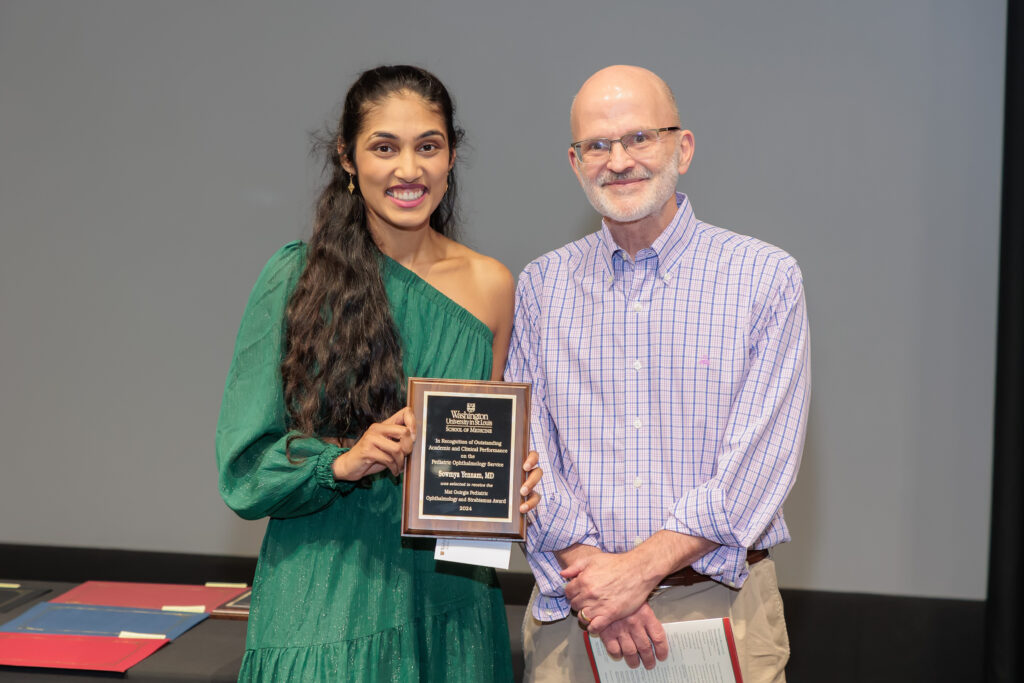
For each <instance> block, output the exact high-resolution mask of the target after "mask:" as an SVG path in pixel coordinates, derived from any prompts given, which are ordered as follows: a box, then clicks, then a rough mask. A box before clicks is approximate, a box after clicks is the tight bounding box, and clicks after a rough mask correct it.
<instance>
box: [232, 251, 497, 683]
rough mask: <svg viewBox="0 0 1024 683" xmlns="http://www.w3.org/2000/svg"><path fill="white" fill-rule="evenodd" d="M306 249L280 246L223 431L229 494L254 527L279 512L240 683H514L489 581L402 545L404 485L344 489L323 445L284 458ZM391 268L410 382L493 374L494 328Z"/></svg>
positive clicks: (414, 544)
mask: <svg viewBox="0 0 1024 683" xmlns="http://www.w3.org/2000/svg"><path fill="white" fill-rule="evenodd" d="M305 252H306V247H305V245H304V244H302V243H300V242H293V243H291V244H288V245H285V246H284V247H283V248H282V249H281V250H280V251H278V252H277V253H276V254H275V255H274V256H273V257H272V258H271V259H270V261H269V262H268V263H267V265H266V267H265V268H264V269H263V272H262V273H261V275H260V278H259V280H258V281H257V283H256V285H255V287H254V288H253V291H252V295H251V297H250V299H249V305H248V307H247V308H246V311H245V315H244V317H243V318H242V323H241V328H240V330H239V332H238V340H237V342H236V346H235V355H234V359H233V360H232V363H231V370H230V372H229V374H228V378H227V383H226V387H225V390H224V401H223V404H222V406H221V413H220V420H219V422H218V424H217V466H218V469H219V471H220V492H221V495H222V496H223V497H224V500H225V501H226V502H227V504H228V505H229V506H230V507H231V508H232V509H233V510H235V512H237V513H238V514H239V515H240V516H242V517H244V518H246V519H257V518H260V517H267V516H269V517H270V521H269V523H268V526H267V532H266V536H265V537H264V539H263V547H262V548H261V549H260V555H259V563H258V566H257V569H256V578H255V580H254V582H253V600H252V612H251V614H250V617H249V630H248V635H247V639H246V651H245V656H244V658H243V660H242V669H241V672H240V675H239V680H245V681H249V680H260V681H275V682H278V681H303V682H306V681H472V682H473V683H479V682H480V681H509V680H511V678H512V673H511V672H512V666H511V661H510V655H509V639H508V627H507V624H506V620H505V609H504V605H503V601H502V598H501V592H500V590H499V588H498V587H497V581H496V577H495V574H494V571H493V570H491V569H486V568H482V567H475V566H471V565H458V564H453V563H447V562H437V561H435V560H434V555H433V547H434V542H433V541H432V540H428V539H416V540H409V539H402V538H401V535H400V530H401V508H402V503H401V482H400V480H399V481H397V482H396V481H395V479H394V478H393V477H391V476H389V475H387V473H381V474H378V475H374V476H372V477H368V478H365V479H364V480H362V481H361V482H359V483H349V482H338V481H335V480H334V477H333V476H332V474H331V463H332V462H333V461H334V459H335V458H336V457H337V456H338V455H339V454H340V452H341V449H339V448H337V447H336V446H333V445H330V444H327V443H324V442H322V441H320V440H318V439H297V440H295V441H293V442H292V445H291V458H292V461H293V462H289V460H288V458H287V457H286V456H285V448H284V446H285V438H286V436H287V434H288V428H287V426H286V416H285V410H284V395H283V389H282V386H281V374H280V369H279V366H280V363H281V359H282V354H283V351H284V333H285V321H284V311H285V306H286V304H287V301H288V298H289V297H290V296H291V292H292V291H293V289H294V287H295V283H296V281H297V280H298V277H299V275H300V274H301V272H302V270H303V268H304V267H305ZM381 273H382V276H383V279H384V284H385V287H386V289H387V295H388V300H389V302H390V304H391V312H392V315H393V316H394V321H395V325H396V328H397V329H398V331H399V335H400V337H401V342H402V353H403V361H404V370H405V373H406V375H407V376H410V377H412V376H418V377H450V378H461V379H487V378H489V376H490V373H491V363H492V357H491V341H492V336H491V332H490V330H489V329H488V328H487V326H486V325H484V324H483V323H482V322H481V321H480V320H479V319H477V318H475V317H474V316H473V315H472V314H470V313H469V312H468V311H467V310H465V309H464V308H462V307H460V306H459V305H458V304H456V303H455V302H454V301H452V300H451V299H449V298H447V297H446V296H444V295H443V294H441V293H440V292H439V291H438V290H436V289H434V288H433V287H431V286H430V285H429V284H427V283H426V281H424V280H423V279H421V278H420V277H419V276H417V275H416V274H415V273H413V272H412V271H410V270H408V269H406V268H404V267H402V266H401V265H399V264H398V263H396V262H395V261H393V260H391V259H388V258H386V257H385V258H384V260H383V261H382V266H381Z"/></svg>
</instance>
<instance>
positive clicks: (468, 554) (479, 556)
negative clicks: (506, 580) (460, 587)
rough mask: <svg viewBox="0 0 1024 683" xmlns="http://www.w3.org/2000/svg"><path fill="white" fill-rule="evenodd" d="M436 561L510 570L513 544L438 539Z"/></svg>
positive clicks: (435, 550)
mask: <svg viewBox="0 0 1024 683" xmlns="http://www.w3.org/2000/svg"><path fill="white" fill-rule="evenodd" d="M434 559H435V560H444V561H446V562H461V563H462V564H477V565H480V566H482V567H494V568H495V569H508V563H509V561H510V560H511V559H512V544H511V543H509V542H508V541H465V540H454V539H451V538H439V539H437V547H436V548H434Z"/></svg>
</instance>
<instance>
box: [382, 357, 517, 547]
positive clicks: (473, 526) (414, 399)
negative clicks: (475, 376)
mask: <svg viewBox="0 0 1024 683" xmlns="http://www.w3.org/2000/svg"><path fill="white" fill-rule="evenodd" d="M426 392H430V393H431V395H437V394H440V395H448V396H466V397H467V398H472V397H480V398H489V397H492V396H495V395H499V396H500V395H504V396H512V397H514V398H515V409H514V411H513V414H512V416H511V418H512V434H513V438H514V446H513V449H512V451H513V452H512V454H511V459H512V462H511V465H512V472H511V479H512V483H511V486H510V492H509V508H510V514H509V521H489V520H480V519H473V518H472V517H466V518H463V519H437V518H436V516H429V515H421V514H420V505H419V502H420V499H419V497H420V488H421V484H422V479H423V467H424V463H425V460H426V447H427V440H428V439H427V430H428V429H430V428H431V426H430V425H427V423H426V403H427V400H425V397H424V394H425V393H426ZM408 402H409V407H410V408H412V411H413V413H414V414H415V416H416V430H417V434H416V441H415V443H414V444H413V449H412V454H411V455H410V456H409V459H408V461H407V462H406V464H405V484H404V490H403V493H402V535H403V536H429V537H434V538H464V539H475V540H503V541H512V542H520V543H521V542H524V541H525V540H526V518H525V517H524V516H523V515H522V514H521V513H520V512H519V504H520V502H521V500H522V497H521V496H520V494H519V489H520V488H522V485H523V460H525V458H526V453H527V451H528V450H529V438H530V385H529V384H520V383H515V382H492V381H485V380H477V381H474V380H452V379H431V378H424V377H410V378H409V393H408Z"/></svg>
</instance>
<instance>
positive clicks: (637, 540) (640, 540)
mask: <svg viewBox="0 0 1024 683" xmlns="http://www.w3.org/2000/svg"><path fill="white" fill-rule="evenodd" d="M643 542H644V539H642V538H640V537H639V536H637V537H636V538H634V539H633V547H634V548H635V547H637V546H638V545H640V544H641V543H643Z"/></svg>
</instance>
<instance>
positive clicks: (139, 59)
mask: <svg viewBox="0 0 1024 683" xmlns="http://www.w3.org/2000/svg"><path fill="white" fill-rule="evenodd" d="M687 4H692V5H693V6H681V5H680V3H678V2H676V1H670V2H669V1H666V2H649V3H644V4H639V3H634V4H622V3H619V2H611V1H609V0H591V1H585V0H573V1H572V2H566V3H562V4H559V5H558V6H545V5H542V4H541V3H496V2H495V3H481V2H476V1H474V0H448V1H443V2H429V3H426V2H418V3H408V4H405V3H398V2H394V1H393V0H376V1H375V2H373V3H323V2H319V3H314V2H302V3H295V4H293V5H289V6H287V7H285V6H282V5H280V4H279V3H273V2H270V1H269V0H259V1H254V2H241V1H240V0H239V1H235V0H222V1H220V2H212V3H206V2H203V3H199V2H143V3H138V2H129V1H121V0H116V1H115V0H111V1H105V2H100V1H91V2H71V1H68V2H55V1H52V0H43V1H40V0H33V1H11V0H6V1H5V2H3V4H0V230H2V233H0V234H2V237H3V242H2V249H0V387H2V388H0V434H2V435H3V438H2V455H0V458H2V469H0V542H6V543H33V544H53V545H76V546H89V547H110V548H130V549H140V550H162V551H181V552H194V553H212V554H235V555H254V554H255V553H256V552H257V549H258V544H259V539H260V538H261V535H262V524H261V523H248V522H243V521H241V520H238V519H236V518H235V517H234V516H233V515H232V514H231V513H230V511H228V509H227V508H226V507H225V506H224V505H223V503H222V502H221V500H220V498H219V496H218V493H217V484H216V473H215V469H214V465H213V435H214V426H215V423H216V418H217V411H218V407H219V401H220V393H221V390H222V386H223V380H224V376H225V374H226V372H227V368H228V363H229V360H230V357H231V351H232V345H233V339H234V334H235V329H236V326H237V324H238V321H239V319H240V317H241V314H242V309H243V307H244V305H245V301H246V298H247V295H248V291H249V288H250V287H251V286H252V283H253V282H254V281H255V278H256V276H257V274H258V273H259V270H260V268H261V266H262V264H263V263H264V261H265V260H266V259H267V257H269V256H270V254H271V253H272V252H273V251H274V250H275V249H276V248H277V247H279V246H280V245H281V244H282V243H284V242H286V241H288V240H290V239H293V238H296V237H302V236H308V234H309V227H308V226H309V219H310V213H311V210H310V207H311V204H312V200H313V198H314V196H315V193H316V190H317V185H318V182H319V165H318V164H317V163H316V162H314V161H313V160H311V159H310V158H309V157H308V153H307V150H308V141H307V131H309V130H311V129H314V128H317V127H320V126H322V125H323V124H324V123H326V122H328V121H330V120H331V119H333V118H334V117H335V115H336V113H337V111H338V109H337V104H338V102H339V101H340V99H341V97H342V96H343V93H344V91H345V88H346V87H347V86H348V84H349V83H350V82H351V81H352V79H353V78H354V77H355V75H356V74H357V73H358V72H359V71H361V70H362V69H364V68H368V67H370V66H373V65H375V64H377V63H381V62H391V63H397V62H413V63H417V64H421V65H423V66H426V67H427V68H429V69H431V70H434V71H435V72H436V73H438V74H439V75H440V76H441V77H442V79H443V80H444V81H445V82H446V83H447V84H448V85H449V87H450V88H451V90H452V92H453V94H454V96H455V98H456V101H457V105H458V108H459V115H460V118H461V121H462V124H463V125H464V126H465V128H466V129H467V131H468V134H469V135H468V142H469V143H470V146H469V147H467V148H466V149H464V150H463V152H464V153H463V154H462V156H461V158H462V159H463V160H464V161H465V162H466V163H464V165H463V171H464V175H463V178H464V181H465V182H464V189H465V193H464V198H465V200H466V201H465V209H466V211H465V214H466V219H467V220H466V226H465V239H466V241H467V242H468V243H469V244H470V245H471V246H473V247H475V248H477V249H479V250H482V251H484V252H486V253H489V254H492V255H495V256H497V257H498V258H500V259H501V260H502V261H504V262H505V263H506V264H507V265H508V266H509V267H510V268H511V269H512V270H513V271H516V272H517V271H518V270H519V269H521V268H522V267H523V266H524V265H525V264H526V262H527V261H529V260H530V259H532V258H534V257H535V256H537V255H539V254H540V253H542V252H544V251H547V250H549V249H553V248H555V247H557V246H560V245H561V244H563V243H565V242H567V241H569V240H572V239H575V238H577V237H579V236H581V235H582V234H584V233H586V232H589V231H591V230H593V229H595V228H596V227H597V220H596V219H595V216H594V214H593V212H592V211H591V209H590V208H589V206H588V205H587V203H586V200H585V198H584V196H583V194H582V192H581V191H580V189H579V187H578V184H577V182H576V180H575V179H574V178H573V176H572V175H571V173H570V170H569V167H568V162H567V160H566V154H565V149H566V147H567V145H568V142H569V128H568V111H569V103H570V101H571V98H572V95H573V94H574V93H575V91H576V89H577V88H578V87H579V84H580V83H581V82H582V81H583V80H584V79H585V78H586V77H587V76H588V75H589V74H590V73H592V72H593V71H595V70H596V69H598V68H600V67H602V66H605V65H608V64H613V63H632V64H640V65H643V66H647V67H649V68H651V69H653V70H654V71H656V72H658V73H659V74H661V75H662V76H664V77H665V78H666V80H668V82H669V84H670V85H671V86H672V87H673V88H674V90H675V91H676V93H677V96H678V98H679V104H680V109H681V112H682V116H683V121H684V124H685V125H686V126H687V127H689V128H691V129H692V130H693V131H694V133H695V136H696V157H695V160H694V163H693V166H692V167H691V171H690V172H689V173H688V174H687V175H686V176H685V177H684V178H683V179H682V181H681V188H682V189H683V190H684V191H686V192H688V193H689V194H690V196H691V198H692V200H693V203H694V206H695V210H696V213H697V215H698V217H700V218H703V219H704V220H707V221H709V222H712V223H715V224H717V225H722V226H725V227H729V228H732V229H734V230H737V231H739V232H743V233H747V234H753V235H756V236H758V237H760V238H762V239H765V240H768V241H770V242H773V243H775V244H778V245H780V246H782V247H784V248H786V249H787V250H789V251H790V252H791V253H793V254H794V255H795V256H796V257H797V258H798V259H799V260H800V263H801V265H802V267H803V270H804V274H805V278H806V289H807V296H808V303H809V308H810V315H811V329H812V340H813V374H814V397H813V403H812V408H811V423H810V430H809V436H808V441H807V448H806V451H805V455H804V463H803V467H802V469H801V473H800V478H799V481H798V482H797V485H796V488H795V490H794V491H793V493H792V495H791V497H790V500H789V501H788V503H787V505H786V512H787V519H788V521H789V523H790V526H791V529H792V531H793V536H794V542H793V543H792V544H790V545H789V546H786V547H784V548H782V549H781V550H780V551H779V552H778V555H777V557H778V563H779V567H780V569H779V571H780V576H781V580H782V583H783V585H784V586H788V587H796V588H808V589H823V590H834V591H863V592H877V593H891V594H906V595H922V596H939V597H957V598H974V599H980V598H983V597H984V593H985V582H986V572H987V552H988V530H989V526H988V523H989V488H990V476H991V425H992V415H993V406H992V404H993V376H994V346H995V342H994V331H995V315H996V279H997V252H998V235H999V223H998V220H999V212H998V207H999V195H1000V163H1001V159H1000V155H1001V139H1002V103H1003V70H1004V46H1005V21H1006V20H1005V14H1006V5H1005V3H1003V2H996V1H992V0H987V1H983V2H970V3H968V2H954V1H929V0H903V1H900V2H895V1H886V0H865V1H864V2H858V3H849V2H835V1H832V2H821V1H813V0H780V1H779V2H774V3H762V2H729V1H726V2H716V3H710V2H708V3H687ZM346 5H356V6H346ZM517 566H519V567H523V566H524V565H523V564H522V563H521V562H520V563H519V564H518V565H517Z"/></svg>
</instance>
